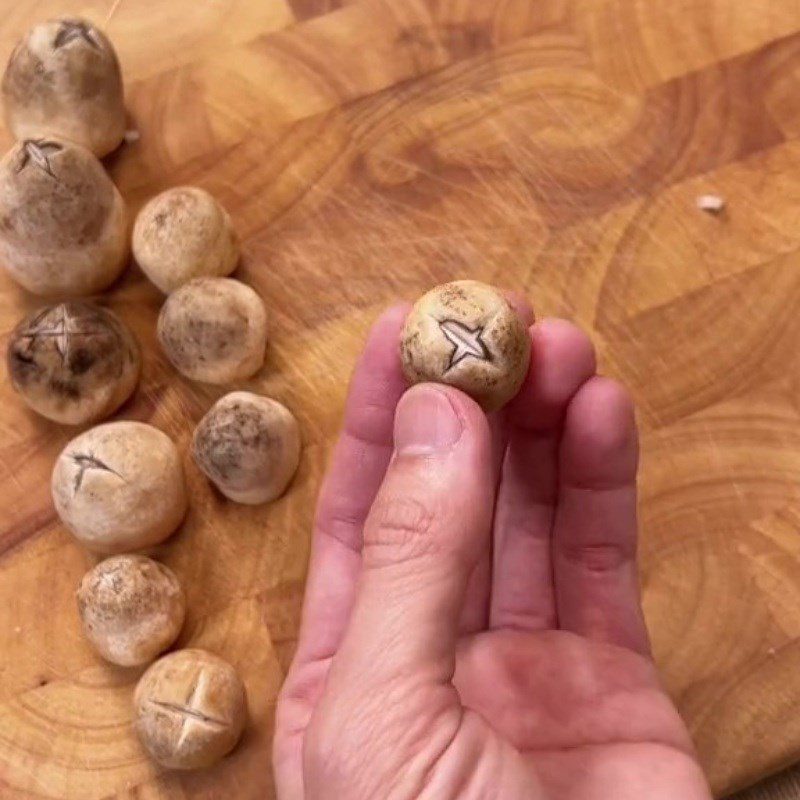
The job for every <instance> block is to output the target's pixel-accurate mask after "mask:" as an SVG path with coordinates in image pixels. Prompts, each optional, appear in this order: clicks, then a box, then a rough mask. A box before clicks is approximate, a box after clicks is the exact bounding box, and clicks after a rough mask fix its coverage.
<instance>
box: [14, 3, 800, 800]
mask: <svg viewBox="0 0 800 800" xmlns="http://www.w3.org/2000/svg"><path fill="white" fill-rule="evenodd" d="M0 6H1V7H2V13H0V57H2V58H3V59H4V58H5V56H6V54H7V53H8V52H9V51H10V49H11V47H12V44H13V42H14V41H15V40H16V38H17V37H18V36H19V35H20V34H21V33H23V31H25V30H26V29H27V27H28V26H29V25H30V24H32V23H33V22H35V21H37V20H39V19H42V18H46V17H48V16H51V15H54V14H57V13H65V12H70V13H76V12H77V13H81V14H84V15H86V16H88V17H90V18H91V19H93V20H94V21H95V22H97V23H99V24H101V25H103V26H104V27H105V29H106V30H107V32H108V34H109V35H110V36H111V38H112V39H113V41H114V42H115V44H116V45H117V48H118V50H119V53H120V57H121V60H122V63H123V67H124V72H125V77H126V82H127V89H128V104H129V107H130V111H131V119H132V122H131V127H132V128H135V129H136V130H138V131H139V132H140V134H141V139H140V140H139V141H138V142H135V143H133V144H130V145H127V146H125V147H124V148H123V149H122V150H121V152H120V153H118V154H117V155H116V156H114V157H112V158H111V159H110V160H109V162H108V166H109V169H110V171H111V173H112V175H113V177H114V179H115V180H116V181H117V182H118V184H119V185H120V187H121V189H122V191H123V193H124V195H125V197H126V198H127V199H128V201H129V202H130V205H131V207H132V208H133V209H136V208H138V207H139V206H140V205H141V204H142V202H143V201H144V200H145V199H146V198H148V197H149V196H151V195H152V194H154V193H155V192H157V191H159V190H161V189H164V188H166V187H168V186H172V185H175V184H180V183H186V182H190V183H196V184H199V185H201V186H204V187H206V188H208V189H210V190H211V191H213V192H215V193H216V194H217V195H218V196H219V197H220V199H221V200H222V201H223V202H224V204H225V205H226V206H227V207H228V208H229V209H230V211H231V213H232V214H233V217H234V219H235V222H236V225H237V227H238V229H239V231H240V232H241V234H242V237H243V239H244V243H245V244H244V246H245V256H244V262H243V266H242V269H241V276H242V278H243V279H244V280H246V281H248V282H250V283H252V284H253V285H254V286H255V287H256V288H257V289H258V291H259V292H260V293H261V294H262V295H263V296H264V298H265V299H266V302H267V304H268V306H269V308H270V310H271V313H272V319H273V331H274V332H273V337H272V343H271V349H270V354H269V358H268V363H267V366H266V368H265V369H264V371H263V373H262V374H261V375H259V376H258V377H257V378H256V379H255V380H253V381H252V382H251V383H250V384H249V386H251V387H252V388H255V389H256V390H258V391H262V392H265V393H267V394H270V395H273V396H275V397H276V398H278V399H280V400H281V401H283V402H285V403H286V404H287V405H289V406H290V407H291V408H292V409H293V410H294V411H295V413H296V414H297V416H298V418H299V420H300V422H301V424H302V427H303V434H304V441H305V448H304V455H303V460H302V466H301V469H300V472H299V475H298V477H297V480H296V481H295V483H294V485H293V487H292V489H291V491H290V493H289V494H288V495H287V496H286V497H285V498H283V499H282V500H281V501H279V502H277V503H275V504H274V505H271V506H269V507H266V508H260V509H247V508H243V507H236V506H234V505H231V504H230V503H227V502H223V501H222V500H220V498H219V497H218V496H217V495H215V494H214V493H213V492H212V491H210V490H209V488H208V486H207V485H206V483H205V481H204V480H202V479H201V478H200V476H199V475H198V473H197V471H196V469H195V468H194V467H193V465H192V464H191V463H190V461H189V459H188V458H187V459H186V468H187V473H188V476H189V482H190V484H191V492H192V497H193V501H192V510H191V513H190V516H189V518H188V520H187V523H186V525H185V526H184V528H183V529H182V531H181V532H180V533H179V534H178V535H177V536H176V537H175V538H174V539H173V540H172V541H170V542H169V543H168V544H166V545H164V546H163V547H162V548H161V550H160V552H159V556H160V557H163V559H164V561H165V562H166V563H167V564H169V565H170V566H171V567H173V568H174V569H175V570H176V571H177V572H178V574H179V575H180V576H181V577H182V578H183V581H184V583H185V586H186V589H187V593H188V600H189V616H188V620H187V624H186V628H185V631H184V633H183V635H182V638H181V643H182V644H189V643H191V644H193V645H198V646H203V647H208V648H210V649H211V650H215V651H217V652H220V653H222V654H224V655H225V656H227V657H228V658H229V659H231V660H232V661H233V662H235V663H236V664H237V665H238V667H239V669H240V670H241V671H242V673H243V675H244V676H245V678H246V682H247V687H248V691H249V696H250V704H251V711H252V723H251V726H250V728H249V730H248V732H247V735H246V738H245V740H244V742H243V745H242V746H241V747H240V748H239V749H238V750H237V751H236V752H235V754H234V755H232V756H231V757H230V758H228V759H226V760H225V762H224V763H223V764H222V765H220V766H219V767H218V768H216V769H214V770H211V771H208V772H206V773H204V774H197V775H172V774H166V773H163V772H161V771H159V770H157V769H155V768H154V767H153V766H152V765H151V764H150V763H149V762H148V761H147V760H146V759H145V758H144V756H143V754H142V752H141V750H140V749H139V747H138V746H137V744H136V742H135V740H134V738H133V737H132V735H131V732H130V729H129V719H130V694H131V688H132V686H133V684H134V682H135V681H136V679H137V675H138V672H137V671H134V670H123V669H114V668H111V667H109V666H107V665H105V664H104V663H102V662H101V661H100V660H99V659H98V658H97V657H96V656H94V655H93V653H92V652H91V651H90V649H89V648H88V646H87V645H86V644H85V643H84V641H83V640H82V638H81V635H80V633H79V629H78V620H77V615H76V610H75V605H74V601H73V592H74V589H75V587H76V585H77V583H78V581H79V579H80V577H81V575H82V574H83V572H84V570H86V569H87V567H88V566H89V565H90V563H91V560H90V558H89V557H88V556H87V554H86V553H84V552H83V551H82V550H81V549H80V548H79V547H78V546H77V545H75V544H74V543H73V542H72V541H71V540H70V538H69V537H68V536H67V534H66V533H65V532H64V530H63V529H62V528H61V526H60V525H59V523H58V521H57V520H56V518H55V515H54V512H53V509H52V506H51V503H50V498H49V489H48V485H49V474H50V470H51V466H52V463H53V459H54V457H55V455H56V453H57V452H58V451H59V449H60V448H61V447H62V446H63V444H64V443H65V442H66V441H67V439H68V438H69V437H70V435H71V432H70V431H67V430H65V429H62V428H59V427H57V426H55V425H51V424H48V423H47V422H45V421H42V420H40V419H37V418H35V417H34V416H32V415H31V414H30V413H29V412H27V411H26V410H25V408H23V406H22V404H21V403H20V402H18V400H17V399H16V398H15V396H14V395H13V393H12V391H11V389H10V386H9V384H8V380H7V378H6V377H5V376H3V379H2V385H1V386H0V433H2V438H0V498H2V506H1V507H2V512H1V513H0V518H1V521H0V609H2V612H0V796H2V797H3V798H14V799H16V798H63V800H79V799H80V800H94V799H95V798H112V797H113V798H138V799H139V800H153V799H154V798H159V800H160V799H162V798H163V799H165V800H166V799H169V800H173V798H174V799H175V800H177V799H178V798H192V800H197V799H198V798H199V799H200V800H202V799H203V798H207V799H209V800H210V799H211V798H234V797H235V798H237V800H256V798H259V799H260V798H264V797H267V798H269V797H272V796H273V794H274V792H273V784H272V780H271V777H270V771H269V747H270V730H271V726H272V718H273V711H274V700H275V696H276V692H277V691H278V687H279V685H280V683H281V680H282V677H283V674H284V671H285V669H286V666H287V664H288V661H289V659H290V656H291V651H292V646H293V642H294V639H295V635H296V628H297V621H298V610H299V606H300V602H301V596H302V588H303V577H304V572H305V565H306V558H307V554H308V536H309V523H310V519H311V512H312V508H313V504H314V498H315V493H316V490H317V486H318V483H319V480H320V476H321V474H322V471H323V468H324V465H325V461H326V457H327V454H328V452H329V449H330V446H331V442H332V440H333V437H334V435H335V432H336V430H337V427H338V424H339V420H340V414H341V406H342V400H343V396H344V391H345V384H346V380H347V376H348V373H349V371H350V369H351V366H352V364H353V361H354V359H355V356H356V353H357V351H358V349H359V346H360V344H361V341H362V339H363V336H364V333H365V330H366V328H367V326H368V324H369V322H370V321H371V320H372V319H373V318H374V317H375V315H376V314H377V313H378V311H379V309H381V308H382V307H383V306H384V305H385V304H387V303H389V302H390V301H393V300H394V299H395V298H398V297H405V298H409V299H411V298H413V297H414V296H416V295H417V294H419V293H420V292H421V291H422V290H423V289H425V288H426V287H428V286H430V285H431V284H434V283H437V282H440V281H444V280H448V279H451V278H454V277H464V276H470V277H475V278H480V279H483V280H486V281H490V282H493V283H498V284H502V285H505V286H509V287H515V288H523V289H525V290H527V291H528V292H529V294H530V295H531V297H532V298H533V299H534V301H535V304H536V306H537V308H538V311H539V313H540V314H542V315H546V314H560V315H564V316H567V317H570V318H572V319H575V320H577V321H578V322H579V323H581V324H583V325H584V326H586V328H588V329H590V330H591V331H592V333H593V335H594V337H595V340H596V341H597V344H598V347H599V350H600V353H601V362H602V366H603V369H604V370H605V371H606V372H608V373H610V374H613V375H615V376H617V377H619V378H620V379H622V380H623V381H625V382H626V383H627V384H628V385H629V386H630V387H631V389H632V391H633V392H634V394H635V396H636V400H637V401H638V404H639V410H640V419H641V426H642V430H643V465H642V505H641V520H642V557H643V558H642V580H643V586H644V602H645V605H646V610H647V616H648V620H649V623H650V625H651V627H652V632H653V637H654V641H655V650H656V654H657V658H658V661H659V664H660V665H661V668H662V670H663V674H664V678H665V681H666V683H667V685H668V687H669V690H670V691H671V693H672V694H673V696H674V697H675V699H676V701H677V702H678V704H679V706H680V708H681V711H682V713H683V714H684V715H685V717H686V719H687V720H688V723H689V725H690V727H691V729H692V732H693V734H694V736H695V739H696V741H697V744H698V747H699V750H700V753H701V755H702V759H703V762H704V764H705V766H706V767H707V769H708V772H709V774H710V776H711V779H712V782H713V784H714V787H715V790H716V791H717V792H719V793H722V792H723V791H727V790H730V789H733V788H735V787H736V786H741V785H745V784H747V783H748V782H751V781H753V780H754V779H756V778H758V777H760V776H762V775H764V774H766V773H768V772H770V771H773V770H775V769H777V768H779V767H781V766H783V765H785V764H788V763H789V762H791V761H793V760H796V759H800V713H796V708H797V707H798V704H800V669H798V664H800V402H798V398H799V397H800V361H799V360H798V357H797V352H798V346H799V345H800V313H798V308H800V255H799V253H800V141H798V134H800V3H798V2H797V1H796V0H782V2H778V0H774V1H772V2H762V3H754V2H752V0H724V2H711V1H710V0H673V2H670V3H661V2H644V0H574V1H573V2H570V0H535V2H534V0H354V1H353V2H347V0H260V2H258V3H256V2H249V1H248V0H238V1H237V0H206V1H205V2H202V3H197V2H189V1H188V0H171V2H169V3H166V2H162V0H121V1H120V0H117V1H116V2H114V3H113V4H112V3H111V2H100V0H83V2H80V3H77V2H76V3H69V2H66V0H42V1H41V2H33V1H32V0H19V2H13V3H12V2H11V0H2V3H0ZM4 135H5V134H4ZM2 143H3V145H4V146H5V145H8V144H9V143H10V139H9V138H8V136H7V135H5V139H4V140H3V142H2ZM709 193H710V194H714V195H718V196H720V197H722V198H724V200H725V204H726V205H725V209H724V211H723V212H722V213H719V214H716V215H714V214H710V213H707V212H703V211H700V210H699V209H698V208H697V205H696V200H697V198H698V196H700V195H704V194H709ZM0 281H1V282H0V320H2V328H3V330H4V331H7V330H9V329H10V328H11V327H12V326H13V324H14V323H15V322H16V321H17V319H18V318H20V317H21V316H22V315H23V314H24V313H26V312H27V311H28V310H30V309H31V308H33V307H34V306H35V305H36V304H37V303H36V300H35V299H33V298H31V297H27V296H25V295H24V294H23V293H22V292H21V291H20V290H19V289H17V288H16V287H15V286H13V285H12V284H11V283H10V282H9V281H8V280H6V279H5V278H0ZM106 299H107V302H108V304H109V305H110V306H111V307H113V308H114V309H116V310H117V311H119V313H120V314H121V315H122V316H123V317H124V318H125V319H126V320H127V321H128V322H129V323H130V324H131V326H132V327H133V328H134V329H135V332H136V334H137V335H138V336H139V338H140V339H141V341H142V343H143V345H144V349H145V353H146V363H145V370H144V380H143V384H142V386H141V388H140V390H139V392H138V394H137V395H136V397H135V400H134V402H132V403H131V404H129V405H128V406H127V407H126V408H125V409H124V410H123V412H122V413H123V416H125V417H130V418H136V419H143V420H148V421H150V422H152V423H153V424H155V425H157V426H159V427H161V428H163V429H164V430H166V431H167V432H169V433H170V434H171V435H172V436H174V437H175V438H176V439H177V441H178V442H179V443H180V445H181V447H183V448H184V452H185V449H186V445H187V442H188V439H189V436H190V432H191V428H192V425H193V423H194V422H195V421H196V420H197V419H198V418H199V417H200V416H201V415H202V414H203V412H204V411H205V409H207V408H208V406H209V405H210V403H211V402H212V400H213V399H214V398H215V397H216V396H218V394H219V392H218V391H216V390H211V389H205V388H201V387H199V386H196V385H192V384H190V383H188V382H186V381H184V380H181V379H180V378H179V377H178V376H177V375H176V374H175V372H174V371H173V370H172V369H171V368H170V367H169V366H168V364H166V362H165V360H164V358H163V357H162V356H161V354H160V353H159V351H158V349H157V347H156V344H155V340H154V323H155V319H156V315H157V312H158V308H159V302H160V297H159V295H158V293H157V292H156V291H155V290H154V289H153V288H152V287H150V286H149V285H148V284H147V283H146V282H145V280H144V279H143V278H142V276H141V274H140V273H139V272H138V271H136V270H135V269H131V270H130V271H129V273H128V274H127V276H126V277H125V278H124V280H123V281H122V282H121V284H120V285H119V286H117V287H116V288H115V289H114V290H113V291H112V292H111V293H110V294H109V295H108V296H107V298H106Z"/></svg>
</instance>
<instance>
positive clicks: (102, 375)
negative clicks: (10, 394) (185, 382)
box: [6, 300, 141, 425]
mask: <svg viewBox="0 0 800 800" xmlns="http://www.w3.org/2000/svg"><path fill="white" fill-rule="evenodd" d="M6 361H7V364H8V373H9V375H10V377H11V383H12V385H13V387H14V389H16V391H17V392H18V393H19V394H20V395H21V397H22V399H23V400H24V401H25V402H26V403H27V404H28V405H29V406H30V407H31V408H32V409H33V410H34V411H36V412H37V413H39V414H41V415H42V416H43V417H47V419H51V420H53V421H54V422H60V423H62V424H64V425H83V424H85V423H87V422H96V421H98V420H100V419H103V418H104V417H107V416H109V415H110V414H113V413H114V411H116V410H117V408H119V407H120V406H121V405H122V404H123V403H124V402H125V401H126V400H127V399H128V397H129V396H130V395H131V393H132V392H133V390H134V388H135V387H136V383H137V382H138V380H139V373H140V370H141V353H140V350H139V345H138V344H137V342H136V340H135V339H134V338H133V335H132V334H131V332H130V331H129V330H128V328H127V327H125V325H124V324H123V322H122V320H121V319H120V318H119V317H118V316H117V315H116V314H114V313H113V312H112V311H108V310H107V309H104V308H100V307H99V306H96V305H93V304H91V303H86V302H82V301H76V300H72V301H69V302H66V303H59V304H58V305H53V306H47V307H46V308H42V309H39V310H38V311H35V312H34V313H33V314H31V315H30V316H28V317H26V318H25V319H23V320H22V322H20V323H19V325H17V327H16V328H15V329H14V331H13V332H12V334H11V337H10V339H9V343H8V350H7V353H6Z"/></svg>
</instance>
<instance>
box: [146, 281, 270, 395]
mask: <svg viewBox="0 0 800 800" xmlns="http://www.w3.org/2000/svg"><path fill="white" fill-rule="evenodd" d="M158 339H159V341H160V342H161V346H162V347H163V349H164V353H165V354H166V356H167V358H168V359H169V360H170V361H171V362H172V365H173V366H174V367H175V369H177V370H178V371H179V372H181V373H182V374H183V375H185V376H186V377H187V378H191V379H192V380H194V381H203V382H204V383H230V382H232V381H237V380H242V379H244V378H249V377H250V376H251V375H253V374H254V373H256V372H257V371H258V370H259V369H260V368H261V365H262V364H263V363H264V351H265V349H266V344H267V311H266V309H265V308H264V304H263V303H262V302H261V298H260V297H259V296H258V295H257V294H256V293H255V292H254V291H253V290H252V289H251V288H250V287H249V286H245V285H244V284H243V283H239V281H235V280H233V279H232V278H195V279H194V280H192V281H189V283H187V284H185V285H184V286H181V287H180V289H177V290H176V291H174V292H173V293H172V294H171V295H170V296H169V297H168V298H167V300H166V302H165V303H164V305H163V307H162V308H161V313H160V314H159V317H158Z"/></svg>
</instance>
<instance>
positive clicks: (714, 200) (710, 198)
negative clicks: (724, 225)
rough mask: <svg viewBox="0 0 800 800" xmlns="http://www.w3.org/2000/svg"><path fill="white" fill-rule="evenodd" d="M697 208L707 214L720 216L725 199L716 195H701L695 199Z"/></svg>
mask: <svg viewBox="0 0 800 800" xmlns="http://www.w3.org/2000/svg"><path fill="white" fill-rule="evenodd" d="M697 207H698V208H699V209H700V210H701V211H706V212H707V213H709V214H721V213H722V212H723V211H724V210H725V198H724V197H720V196H719V195H718V194H701V195H700V197H698V198H697Z"/></svg>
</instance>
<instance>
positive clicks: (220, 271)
mask: <svg viewBox="0 0 800 800" xmlns="http://www.w3.org/2000/svg"><path fill="white" fill-rule="evenodd" d="M133 255H134V258H135V259H136V262H137V263H138V264H139V266H140V267H141V268H142V271H143V272H144V274H145V275H147V277H148V278H149V279H150V280H151V281H152V282H153V283H154V284H155V285H156V286H157V287H158V288H159V289H161V291H162V292H164V294H169V293H170V292H172V291H174V290H175V289H177V288H178V287H179V286H183V284H184V283H187V282H188V281H190V280H191V279H192V278H202V277H224V276H225V275H230V274H231V272H233V271H234V269H236V262H237V261H238V260H239V242H238V239H237V238H236V232H235V231H234V229H233V225H232V224H231V218H230V216H229V215H228V212H227V211H225V209H224V208H223V207H222V206H221V205H220V204H219V203H218V202H217V201H216V200H215V199H214V197H213V196H212V195H210V194H209V193H208V192H206V191H205V190H204V189H199V188H197V187H196V186H179V187H177V188H175V189H168V190H167V191H166V192H162V193H161V194H159V195H157V196H156V197H154V198H153V199H152V200H151V201H150V202H149V203H147V205H146V206H145V207H144V208H143V209H142V210H141V211H140V212H139V215H138V216H137V218H136V223H135V224H134V226H133Z"/></svg>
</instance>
